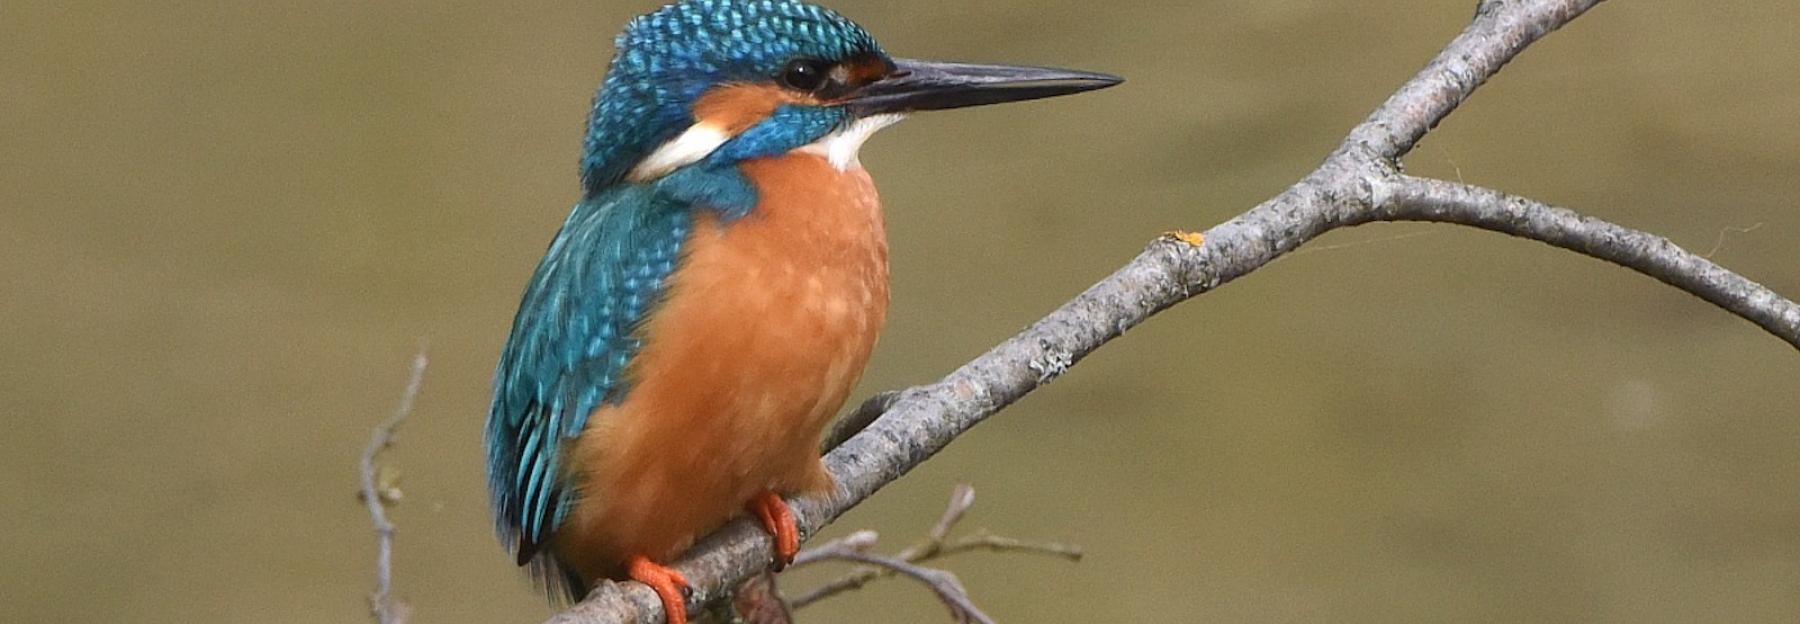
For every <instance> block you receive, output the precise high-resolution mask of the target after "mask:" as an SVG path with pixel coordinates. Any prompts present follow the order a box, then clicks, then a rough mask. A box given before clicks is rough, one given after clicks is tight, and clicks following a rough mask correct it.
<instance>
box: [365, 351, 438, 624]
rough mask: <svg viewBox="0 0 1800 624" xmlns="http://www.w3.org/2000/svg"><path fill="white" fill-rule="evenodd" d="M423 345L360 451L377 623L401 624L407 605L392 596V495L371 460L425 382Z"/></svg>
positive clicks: (383, 447)
mask: <svg viewBox="0 0 1800 624" xmlns="http://www.w3.org/2000/svg"><path fill="white" fill-rule="evenodd" d="M426 363H427V360H426V358H425V347H423V346H420V347H419V353H418V355H415V356H413V361H412V373H411V376H410V377H409V378H408V379H407V382H406V391H405V392H404V393H402V394H401V395H400V405H399V407H396V408H394V414H393V415H392V416H389V417H388V419H387V420H386V421H383V422H382V423H381V425H379V426H377V427H375V433H374V435H371V436H369V445H368V446H367V447H365V448H363V454H362V464H361V473H362V490H361V492H360V495H361V498H362V501H363V504H364V505H365V506H367V507H368V509H369V520H370V522H372V523H374V525H375V549H376V554H375V592H374V593H372V594H370V595H369V612H370V613H371V614H372V615H374V616H375V620H376V621H377V622H380V623H381V624H405V622H406V619H407V615H408V612H409V609H408V608H407V606H406V603H405V602H404V601H400V600H395V599H394V597H393V569H394V523H392V522H389V521H388V517H387V505H388V503H389V502H391V501H392V500H393V498H394V495H393V494H392V492H391V490H392V488H391V487H389V486H387V485H378V484H379V483H380V481H381V480H380V479H378V478H377V477H376V474H377V472H378V469H377V466H376V465H375V461H376V460H377V459H379V458H380V456H381V452H382V451H384V450H387V448H388V447H389V446H390V445H392V444H393V442H394V430H395V429H398V428H399V427H400V423H403V422H406V417H407V416H410V415H412V410H413V403H414V402H415V401H416V400H417V399H418V397H419V386H420V385H422V384H423V383H424V382H425V365H426Z"/></svg>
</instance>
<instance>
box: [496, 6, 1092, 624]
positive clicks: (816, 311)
mask: <svg viewBox="0 0 1800 624" xmlns="http://www.w3.org/2000/svg"><path fill="white" fill-rule="evenodd" d="M617 46H618V51H617V54H616V56H615V57H614V58H613V61H612V66H611V69H610V70H609V71H608V72H607V75H606V78H605V80H604V82H603V84H602V85H601V87H600V91H599V94H598V95H597V96H596V98H595V101H594V106H593V112H592V117H591V119H590V121H589V128H588V133H587V141H586V146H585V147H586V148H585V154H584V156H583V158H582V161H581V179H582V183H583V191H584V193H583V196H582V198H581V200H580V201H579V202H577V203H576V204H575V207H574V209H573V211H572V212H571V213H570V214H569V216H568V219H567V220H566V221H565V222H564V223H563V226H562V230H561V231H560V232H558V233H557V235H556V238H555V239H554V240H553V241H552V242H551V243H550V248H549V250H548V251H547V252H546V253H545V254H544V258H543V260H542V261H541V262H540V263H539V264H538V267H537V271H536V272H535V273H534V274H533V275H532V278H531V282H530V284H529V285H528V286H527V288H526V290H525V295H524V298H523V301H521V302H520V305H519V311H518V314H517V316H516V317H515V318H514V319H513V327H512V333H511V336H510V337H509V338H508V340H507V343H506V347H505V349H504V351H503V353H502V354H501V357H500V362H499V366H498V370H497V371H496V372H495V375H494V396H493V403H492V406H491V408H490V411H489V415H488V424H487V450H488V479H489V486H490V489H491V493H492V496H493V511H494V514H495V517H496V522H497V525H498V528H499V532H500V534H501V538H502V540H503V541H504V542H505V543H506V545H507V546H508V548H509V549H511V550H512V551H513V552H514V553H515V554H516V555H517V559H518V563H519V564H520V565H525V564H531V566H532V567H533V570H534V572H535V573H536V574H537V576H538V577H539V578H540V579H541V580H542V581H543V582H544V584H545V585H546V587H547V589H548V591H550V592H551V594H552V596H553V598H554V597H556V596H557V595H559V594H560V595H565V596H566V597H567V598H569V599H572V600H573V599H579V598H580V597H581V596H583V595H584V594H585V593H586V592H587V591H588V590H589V589H590V588H591V587H592V585H593V584H594V583H596V582H598V581H599V580H601V579H606V578H615V579H623V578H631V579H635V580H638V581H641V582H643V583H645V584H647V585H649V586H650V587H651V588H653V589H655V590H656V592H657V594H658V596H659V597H660V598H661V599H662V602H663V606H664V608H665V610H666V611H667V613H668V618H669V621H670V622H678V623H679V622H684V621H685V620H686V612H685V610H684V607H683V600H682V590H683V589H684V588H685V586H686V580H685V579H683V578H682V577H681V575H680V574H679V573H677V572H675V571H674V570H673V569H672V568H668V567H665V565H664V564H666V563H668V562H670V561H672V560H673V559H674V558H675V557H676V556H677V555H679V554H680V553H681V552H682V551H683V550H685V549H686V548H687V547H688V546H690V545H692V544H693V542H694V540H695V538H697V537H698V536H701V535H704V534H706V533H708V532H710V531H712V530H714V529H716V528H718V527H720V526H722V525H723V524H724V523H725V522H726V521H728V520H730V519H731V518H733V517H734V516H736V515H738V514H740V513H745V512H748V513H751V514H754V515H755V516H757V517H758V518H759V519H760V520H761V522H762V524H763V526H764V527H765V528H767V529H768V531H769V532H770V533H771V535H772V536H773V537H774V541H775V544H776V550H777V561H776V565H782V564H785V563H786V562H789V561H791V560H792V558H793V556H794V553H795V552H796V550H798V548H799V534H798V531H797V530H796V527H795V523H794V518H793V515H792V512H791V511H790V510H789V508H788V506H787V504H786V503H785V502H784V501H783V500H782V497H783V496H810V495H821V494H826V493H829V492H830V491H831V490H832V486H833V484H832V480H831V477H830V476H829V475H828V474H827V473H826V472H825V468H824V465H823V464H822V463H821V461H820V458H819V452H818V447H819V440H820V435H821V433H822V431H823V430H824V428H825V426H826V424H827V423H828V421H829V420H830V419H831V417H832V416H833V415H834V414H835V413H836V411H837V410H838V408H840V407H841V406H842V405H843V403H844V400H845V398H846V396H847V394H848V393H849V391H850V388H851V386H852V385H853V384H855V382H856V380H857V378H858V377H859V376H860V375H861V374H862V370H863V365H864V363H865V362H866V361H867V360H868V357H869V352H870V350H871V349H872V348H873V347H874V345H875V338H876V334H877V332H878V331H879V330H880V328H881V326H882V322H883V320H884V318H885V317H886V314H887V305H888V283H887V280H888V267H887V255H888V248H887V241H886V234H885V232H884V225H883V218H882V212H881V207H880V205H879V203H878V202H877V199H876V195H875V188H874V186H873V184H872V183H871V182H870V180H869V176H868V174H867V173H866V172H865V171H864V170H863V168H862V165H861V164H860V163H859V162H858V160H857V151H858V149H859V148H860V147H861V146H862V144H863V141H864V140H866V139H867V138H869V135H871V134H872V133H874V132H875V131H877V130H879V129H881V128H883V127H886V126H888V125H890V124H892V123H894V122H895V121H898V120H899V119H900V118H901V116H902V115H904V114H906V113H909V112H913V111H925V110H934V109H947V108H958V107H964V106H976V105H982V104H995V103H1001V102H1011V101H1017V100H1028V99H1035V98H1044V97H1051V96H1057V95H1064V94H1070V93H1077V92H1081V91H1088V90H1092V89H1099V88H1102V87H1107V86H1111V85H1113V84H1116V83H1118V82H1119V79H1117V78H1114V77H1112V76H1107V75H1103V74H1095V73H1087V72H1076V71H1067V70H1058V69H1046V68H1034V67H1016V66H999V65H968V64H958V63H933V62H923V61H913V60H906V59H898V58H893V57H890V56H888V54H887V53H886V52H884V51H883V50H882V48H881V46H880V45H879V44H877V43H876V41H875V39H874V38H873V37H871V36H870V35H869V33H868V32H866V31H864V30H863V29H862V28H861V27H860V26H858V25H856V24H855V23H853V22H851V21H850V20H848V19H845V18H844V17H842V16H840V15H838V14H837V13H834V12H832V11H830V10H827V9H824V8H820V7H818V6H814V5H811V4H806V3H803V2H798V1H796V0H683V1H680V2H676V3H674V4H671V5H668V6H665V7H663V8H661V9H659V10H657V11H655V12H654V13H651V14H649V15H645V16H642V17H639V18H637V19H635V20H633V21H632V22H631V23H630V25H628V26H627V27H626V29H625V32H624V34H623V35H621V36H620V37H619V38H618V40H617Z"/></svg>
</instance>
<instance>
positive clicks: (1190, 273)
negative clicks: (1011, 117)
mask: <svg viewBox="0 0 1800 624" xmlns="http://www.w3.org/2000/svg"><path fill="white" fill-rule="evenodd" d="M1600 1H1601V0H1486V1H1484V2H1481V3H1480V4H1479V6H1478V8H1477V10H1476V14H1475V17H1474V19H1473V21H1472V22H1471V23H1470V24H1469V26H1468V27H1467V28H1466V29H1465V30H1464V31H1463V32H1462V33H1461V34H1460V35H1458V36H1457V37H1456V38H1455V39H1454V40H1453V41H1451V42H1450V44H1449V45H1448V46H1447V47H1445V48H1444V50H1443V51H1442V52H1440V53H1439V54H1438V56H1437V57H1436V58H1435V59H1433V60H1432V61H1431V63H1430V64H1428V65H1427V66H1426V67H1425V68H1424V69H1423V70H1422V71H1420V72H1419V73H1418V75H1416V76H1414V77H1413V78H1412V79H1411V80H1410V81H1408V82H1407V83H1406V84H1405V85H1403V86H1402V87H1401V88H1400V89H1399V90H1398V91H1396V92H1395V93H1394V95H1393V96H1391V97H1389V98H1388V100H1387V101H1386V102H1384V103H1383V104H1382V105H1381V106H1380V107H1379V108H1377V109H1376V110H1375V112H1374V113H1373V114H1371V115H1370V116H1369V118H1368V119H1367V120H1365V121H1364V122H1363V123H1362V124H1360V125H1358V126H1357V127H1356V128H1355V129H1354V130H1352V131H1351V132H1350V134H1349V136H1348V137H1347V138H1346V139H1345V140H1344V142H1343V143H1342V144H1341V145H1340V146H1339V147H1338V148H1337V149H1336V150H1335V151H1334V152H1333V153H1332V154H1331V156H1330V157H1328V158H1327V159H1326V160H1325V162H1324V163H1323V164H1321V165H1320V166H1319V168H1318V169H1316V170H1315V171H1313V172H1312V173H1311V174H1309V175H1308V176H1306V177H1305V178H1304V179H1302V180H1301V181H1300V182H1299V183H1297V184H1295V185H1294V186H1292V187H1290V188H1289V189H1287V190H1286V191H1284V192H1282V193H1281V194H1280V195H1278V196H1276V197H1274V198H1273V199H1270V200H1268V201H1266V202H1264V203H1263V204H1261V205H1259V206H1256V207H1255V208H1253V209H1251V210H1249V211H1248V212H1245V213H1243V214H1241V215H1239V216H1238V217H1236V218H1234V219H1232V220H1230V221H1228V222H1226V223H1224V224H1221V225H1219V226H1217V227H1214V228H1212V229H1211V230H1208V231H1206V232H1205V233H1203V235H1202V236H1199V237H1196V236H1193V235H1186V234H1184V235H1172V236H1167V237H1164V238H1162V239H1159V240H1157V241H1155V242H1153V243H1152V244H1151V245H1150V246H1149V247H1148V248H1147V249H1145V250H1144V251H1143V252H1142V253H1141V254H1139V255H1138V256H1137V257H1136V258H1135V259H1133V260H1132V261H1131V262H1130V263H1129V264H1126V265H1125V266H1124V267H1122V268H1120V269H1119V270H1118V271H1116V272H1114V273H1113V274H1112V275H1110V276H1108V277H1107V278H1106V279H1105V280H1102V281H1101V282H1099V283H1097V284H1095V285H1093V286H1092V287H1090V288H1088V289H1087V291H1086V292H1083V293H1081V294H1080V295H1079V296H1077V297H1075V298H1074V299H1073V300H1071V301H1069V302H1068V303H1066V304H1064V305H1063V306H1062V307H1060V308H1058V309H1057V310H1056V311H1055V312H1053V313H1051V314H1050V315H1049V316H1046V317H1044V318H1043V319H1042V320H1039V321H1038V322H1037V323H1035V324H1033V325H1032V326H1031V327H1030V328H1028V329H1026V330H1025V331H1024V332H1022V333H1020V334H1019V335H1017V336H1014V337H1013V338H1012V339H1010V340H1007V341H1006V342H1003V343H1001V344H1000V345H999V346H996V347H994V348H993V349H992V350H990V351H988V352H987V353H985V354H983V355H982V356H981V357H979V358H976V359H975V360H974V361H971V362H969V363H968V364H965V365H963V366H962V367H961V368H959V369H957V370H956V371H954V372H952V373H951V374H950V375H949V376H947V377H945V378H944V379H943V380H941V381H939V382H937V383H935V384H932V385H929V386H923V387H919V388H913V389H910V390H907V391H905V392H903V393H900V394H899V395H898V397H897V398H895V400H893V401H892V402H891V404H890V405H889V406H888V409H887V410H886V413H885V414H882V415H881V416H880V417H879V418H875V419H873V421H872V422H870V423H869V424H868V426H867V427H866V428H864V429H862V431H861V432H860V433H857V434H856V435H854V436H851V437H849V438H848V440H846V441H844V442H843V444H841V445H839V446H837V447H836V448H834V449H832V450H831V451H830V452H829V453H827V455H826V464H827V465H828V466H829V468H830V470H831V472H832V474H833V475H834V476H835V477H836V478H837V480H838V491H837V494H836V496H835V497H833V498H832V499H831V500H829V501H824V500H796V501H792V504H793V506H794V510H795V512H796V515H797V517H798V519H799V523H800V527H801V531H802V533H803V534H805V535H811V534H813V533H815V532H817V531H818V530H820V529H821V528H823V527H824V526H825V525H827V524H829V523H830V522H831V521H832V520H833V519H835V518H837V517H838V515H839V514H842V513H843V512H845V511H846V510H848V509H850V508H851V507H853V506H855V505H856V504H857V503H860V502H862V501H863V500H864V499H866V498H868V497H869V496H870V495H871V494H873V493H875V491H876V490H878V489H880V488H881V487H882V486H884V485H886V484H888V483H890V482H893V481H894V480H895V479H898V478H899V477H900V476H901V475H903V474H905V473H906V472H907V471H909V470H911V469H912V468H913V467H915V466H917V465H919V464H920V463H921V462H923V461H925V460H926V459H927V458H929V457H931V456H932V455H933V454H935V453H937V452H938V451H939V450H940V449H942V448H944V446H945V445H947V444H949V443H950V441H951V440H953V439H955V438H956V437H957V436H958V435H960V434H962V433H963V432H964V431H967V430H968V429H969V428H970V427H973V426H975V425H976V424H977V423H979V422H981V421H982V420H983V419H985V418H987V417H988V416H989V415H992V414H993V413H995V412H997V411H999V410H1000V409H1001V408H1004V407H1006V406H1007V405H1008V404H1010V403H1012V402H1013V401H1015V400H1018V399H1019V398H1020V397H1022V396H1024V395H1025V394H1026V393H1027V392H1030V391H1032V390H1033V389H1036V388H1038V387H1039V386H1042V385H1044V384H1046V383H1049V382H1050V381H1052V380H1054V379H1055V378H1056V377H1058V376H1059V375H1061V374H1062V373H1063V372H1065V371H1066V370H1067V369H1068V368H1069V367H1070V366H1072V365H1074V364H1075V363H1077V362H1079V361H1080V360H1081V359H1082V358H1083V357H1085V356H1086V355H1087V354H1089V353H1091V352H1093V351H1094V350H1095V349H1097V348H1099V347H1100V345H1102V344H1105V343H1106V342H1107V341H1109V340H1111V339H1113V338H1116V337H1118V336H1119V335H1120V334H1122V333H1124V332H1125V331H1126V330H1128V329H1131V328H1132V327H1133V326H1135V325H1137V324H1138V323H1142V322H1143V321H1144V320H1145V319H1148V318H1149V317H1150V316H1151V315H1154V314H1156V313H1157V312H1159V311H1161V310H1163V309H1165V308H1168V307H1169V306H1172V305H1174V304H1176V303H1180V302H1182V301H1185V300H1187V299H1189V298H1191V297H1194V296H1195V295H1199V294H1201V293H1204V292H1207V291H1210V290H1212V289H1214V288H1218V287H1219V286H1220V285H1222V284H1224V283H1226V282H1229V281H1231V280H1234V279H1237V278H1238V277H1241V276H1243V275H1245V274H1248V273H1250V272H1251V271H1254V270H1256V269H1258V268H1260V267H1262V266H1264V265H1267V264H1268V263H1269V262H1270V261H1272V260H1274V259H1275V258H1276V257H1279V256H1280V255H1282V254H1285V253H1287V252H1290V251H1293V250H1294V249H1295V248H1297V247H1299V246H1300V245H1301V244H1303V243H1305V242H1307V241H1309V240H1311V239H1313V238H1315V237H1317V236H1319V235H1320V234H1323V233H1325V232H1327V231H1330V230H1333V229H1337V228H1340V227H1346V226H1352V225H1359V224H1363V223H1370V222H1375V221H1434V222H1443V223H1456V224H1462V225H1468V226H1473V227H1478V228H1484V229H1489V230H1494V231H1498V232H1504V233H1507V234H1510V235H1513V236H1518V237H1521V238H1528V239H1533V240H1538V241H1542V242H1545V243H1548V244H1551V245H1555V246H1557V247H1561V248H1564V249H1569V250H1571V251H1575V252H1578V253H1582V254H1585V255H1589V256H1593V257H1595V258H1600V259H1603V260H1607V261H1609V262H1614V263H1617V264H1620V265H1622V266H1625V267H1628V268H1631V269H1634V270H1637V271H1639V272H1642V273H1644V274H1646V275H1649V276H1651V277H1655V278H1656V279H1659V280H1662V281H1663V282H1665V283H1668V284H1670V285H1672V286H1675V287H1676V288H1680V289H1682V290H1685V291H1687V292H1690V293H1692V294H1694V295H1695V296H1697V297H1700V298H1702V299H1705V300H1707V301H1710V302H1713V303H1715V304H1717V305H1719V306H1720V307H1722V308H1725V309H1726V310H1728V311H1731V312H1732V313H1735V314H1737V315H1739V316H1742V317H1744V318H1745V319H1748V320H1750V321H1751V322H1754V323H1756V324H1757V325H1759V326H1761V327H1762V328H1764V329H1765V330H1768V331H1769V333H1771V334H1774V335H1775V336H1777V337H1779V338H1781V339H1782V340H1785V341H1787V342H1788V343H1789V344H1792V345H1794V346H1795V347H1796V348H1800V306H1796V305H1795V304H1794V303H1793V302H1792V301H1789V300H1787V299H1784V298H1782V297H1780V296H1778V295H1776V294H1775V293H1773V292H1771V291H1770V290H1768V289H1767V288H1764V287H1762V286H1760V285H1758V284H1756V283H1755V282H1752V281H1750V280H1748V279H1745V278H1743V277H1741V276H1738V275H1736V274H1734V273H1731V272H1730V271H1727V270H1725V269H1723V268H1721V267H1719V266H1718V265H1715V264H1713V263H1711V262H1709V261H1707V260H1705V259H1704V258H1701V257H1699V256H1697V255H1694V254H1692V253H1689V252H1687V251H1685V250H1682V249H1680V248H1679V247H1677V246H1675V245H1674V244H1673V243H1670V242H1669V241H1668V240H1666V239H1663V238H1661V237H1657V236H1654V235H1650V234H1646V233H1643V232H1638V231H1635V230H1631V229H1628V228H1624V227H1621V226H1618V225H1613V224H1611V223H1607V222H1604V221H1600V220H1598V219H1594V218H1591V217H1585V216H1582V215H1579V214H1576V213H1574V212H1571V211H1568V210H1563V209H1559V208H1552V207H1550V206H1546V205H1543V204H1539V203H1536V202H1532V201H1530V200H1525V199H1521V198H1516V197H1509V196H1506V195H1504V194H1501V193H1499V192H1496V191H1491V190H1486V189H1481V188H1476V187H1470V186H1466V185H1459V184H1452V183H1448V182H1440V181H1434V180H1423V179H1419V178H1412V177H1408V176H1404V175H1402V174H1401V173H1400V168H1399V163H1398V160H1399V158H1400V157H1401V156H1404V155H1405V154H1406V153H1407V152H1408V151H1410V150H1411V149H1412V148H1413V146H1414V145H1415V144H1416V143H1418V141H1419V140H1420V139H1421V138H1423V137H1424V136H1425V134H1426V133H1427V132H1429V131H1430V130H1431V129H1432V128H1433V127H1435V126H1436V125H1437V123H1438V122H1439V121H1441V120H1442V119H1443V118H1444V117H1445V116H1447V115H1449V114H1450V113H1451V111H1453V110H1455V109H1456V107H1457V106H1458V105H1459V104H1461V103H1462V101H1463V100H1464V99H1466V98H1467V97H1468V96H1469V95H1470V94H1471V93H1473V92H1474V91H1475V89H1476V88H1477V87H1479V86H1480V85H1481V84H1482V83H1483V82H1485V81H1486V80H1487V79H1488V78H1489V77H1492V76H1493V75H1494V74H1495V73H1497V72H1499V71H1500V69H1501V68H1502V67H1503V66H1505V65H1506V63H1507V62H1508V61H1510V60H1511V59H1512V58H1513V57H1514V56H1517V55H1518V54H1519V53H1520V52H1521V51H1523V50H1524V49H1525V48H1526V47H1527V46H1529V45H1531V44H1532V43H1533V42H1535V41H1536V40H1538V39H1539V38H1541V37H1543V36H1544V35H1546V34H1549V33H1550V32H1551V31H1553V30H1555V29H1557V28H1558V27H1560V26H1562V25H1563V24H1566V23H1568V22H1569V21H1571V20H1573V19H1575V18H1576V17H1578V16H1580V15H1581V14H1582V13H1584V12H1586V11H1587V10H1588V9H1591V8H1593V7H1594V6H1595V5H1598V4H1599V3H1600ZM1200 241H1203V242H1200ZM1197 242H1198V243H1199V244H1195V243H1197ZM770 553H771V550H770V543H769V539H768V538H767V537H766V536H764V535H763V534H762V533H761V531H759V530H758V529H756V528H755V526H754V525H753V523H751V522H747V521H740V522H737V523H734V524H732V525H730V526H728V527H726V528H725V529H723V530H721V531H719V532H718V533H716V534H714V535H712V536H711V537H709V538H707V539H706V540H704V541H702V543H701V544H700V545H698V546H697V547H695V548H694V549H693V550H692V551H690V552H689V553H688V555H687V556H686V557H685V558H684V559H682V560H681V561H680V562H679V563H678V565H677V567H678V568H679V569H680V570H681V571H682V572H683V573H684V574H686V575H687V578H688V579H689V580H690V581H692V582H693V585H694V595H693V598H692V602H691V603H690V604H692V605H701V604H705V603H708V602H710V601H713V600H715V599H717V598H719V597H721V596H723V595H725V593H726V592H727V591H728V590H729V588H731V587H732V586H734V585H736V584H737V583H738V582H739V581H741V580H743V579H745V578H747V577H749V576H750V575H752V574H755V573H757V572H759V571H761V570H762V569H763V568H765V567H766V566H767V565H768V562H769V560H770ZM550 621H551V622H554V623H556V624H582V623H593V622H643V623H653V622H662V621H663V614H662V612H661V609H660V607H659V606H658V603H657V601H656V598H655V596H654V595H653V594H652V593H651V592H650V590H649V589H647V588H645V587H643V586H641V585H638V584H635V583H627V584H606V585H603V586H601V587H600V588H598V589H596V590H595V591H594V592H593V594H591V595H590V596H588V598H587V600H585V601H583V602H582V603H581V604H579V605H576V606H575V607H574V608H572V609H570V610H568V611H566V612H564V613H561V614H558V615H557V616H555V617H554V618H552V619H551V620H550Z"/></svg>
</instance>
